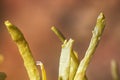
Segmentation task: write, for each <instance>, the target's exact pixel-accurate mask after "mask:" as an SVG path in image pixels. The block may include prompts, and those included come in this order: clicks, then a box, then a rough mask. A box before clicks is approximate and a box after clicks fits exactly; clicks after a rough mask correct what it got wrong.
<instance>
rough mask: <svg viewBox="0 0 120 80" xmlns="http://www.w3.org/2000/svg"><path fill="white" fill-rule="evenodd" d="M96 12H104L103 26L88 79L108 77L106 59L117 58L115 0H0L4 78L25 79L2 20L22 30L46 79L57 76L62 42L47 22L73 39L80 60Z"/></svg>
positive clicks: (119, 24)
mask: <svg viewBox="0 0 120 80" xmlns="http://www.w3.org/2000/svg"><path fill="white" fill-rule="evenodd" d="M100 12H104V14H105V16H106V28H105V30H104V34H103V36H102V39H101V42H100V45H99V46H98V48H97V50H96V52H95V55H94V56H93V59H92V61H91V63H90V65H89V68H88V71H87V76H88V79H89V80H112V77H111V73H110V61H111V60H112V59H115V60H116V61H117V62H118V63H119V60H120V49H119V48H120V1H119V0H0V36H1V39H0V54H2V55H3V56H4V62H2V63H1V64H0V72H5V73H7V79H6V80H29V79H28V77H27V73H26V70H25V68H24V65H23V61H22V59H21V57H20V55H19V52H18V49H17V47H16V45H15V43H14V42H13V41H12V40H11V38H10V35H9V34H8V32H7V30H6V28H5V26H4V24H3V22H4V21H5V20H10V21H11V22H12V23H13V24H15V25H17V26H18V27H19V28H20V29H21V31H22V32H23V33H24V35H25V38H26V40H27V41H28V43H29V45H30V48H31V50H32V53H33V55H34V58H35V60H40V61H42V62H43V63H44V65H45V68H46V71H47V76H48V80H57V77H58V65H59V56H60V50H61V44H62V43H61V42H60V40H59V39H58V38H57V37H56V36H55V35H54V33H53V32H52V31H51V30H50V28H51V26H53V25H55V26H56V27H57V28H59V29H60V30H61V31H62V32H63V33H64V35H65V36H67V38H68V39H69V38H73V39H74V40H75V44H74V49H75V50H76V51H77V52H79V58H80V60H81V59H82V57H83V56H84V53H85V51H86V49H87V47H88V45H89V41H90V38H91V35H92V34H91V31H92V30H93V28H94V26H95V23H96V18H97V16H98V15H99V13H100ZM119 66H120V63H119ZM119 68H120V67H119ZM119 72H120V71H119Z"/></svg>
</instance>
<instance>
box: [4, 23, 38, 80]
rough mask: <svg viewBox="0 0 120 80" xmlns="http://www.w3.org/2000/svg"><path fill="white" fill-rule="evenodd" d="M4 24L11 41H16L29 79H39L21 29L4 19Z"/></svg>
mask: <svg viewBox="0 0 120 80" xmlns="http://www.w3.org/2000/svg"><path fill="white" fill-rule="evenodd" d="M5 25H6V27H7V29H8V32H9V33H10V35H11V37H12V39H13V41H15V42H16V44H17V47H18V49H19V52H20V54H21V56H22V58H23V61H24V66H25V68H26V70H27V73H28V76H29V78H30V80H40V75H39V71H38V69H37V67H36V63H35V60H34V59H33V56H32V53H31V51H30V48H29V45H28V43H27V41H26V40H25V38H24V36H23V34H22V33H21V31H20V30H19V29H18V28H17V27H16V26H15V25H13V24H12V23H10V22H9V21H5Z"/></svg>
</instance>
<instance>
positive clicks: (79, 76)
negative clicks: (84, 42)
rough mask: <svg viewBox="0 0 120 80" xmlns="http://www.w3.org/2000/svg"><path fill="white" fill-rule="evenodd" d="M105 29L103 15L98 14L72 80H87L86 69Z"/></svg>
mask: <svg viewBox="0 0 120 80" xmlns="http://www.w3.org/2000/svg"><path fill="white" fill-rule="evenodd" d="M104 27H105V17H104V15H103V13H100V15H99V16H98V18H97V22H96V26H95V28H94V30H93V36H92V38H91V42H90V45H89V47H88V49H87V51H86V53H85V56H84V58H83V59H82V61H81V62H80V65H79V67H78V70H77V73H76V75H75V78H74V80H87V79H86V69H87V67H88V65H89V63H90V61H91V58H92V56H93V54H94V52H95V50H96V48H97V45H98V43H99V41H100V38H101V35H102V33H103V30H104Z"/></svg>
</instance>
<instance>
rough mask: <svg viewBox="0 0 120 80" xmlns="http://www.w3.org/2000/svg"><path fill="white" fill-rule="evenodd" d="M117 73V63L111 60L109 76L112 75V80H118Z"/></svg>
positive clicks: (119, 79)
mask: <svg viewBox="0 0 120 80" xmlns="http://www.w3.org/2000/svg"><path fill="white" fill-rule="evenodd" d="M118 71H119V70H118V65H117V62H116V61H115V60H112V61H111V74H112V78H113V80H120V78H119V73H118Z"/></svg>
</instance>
